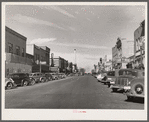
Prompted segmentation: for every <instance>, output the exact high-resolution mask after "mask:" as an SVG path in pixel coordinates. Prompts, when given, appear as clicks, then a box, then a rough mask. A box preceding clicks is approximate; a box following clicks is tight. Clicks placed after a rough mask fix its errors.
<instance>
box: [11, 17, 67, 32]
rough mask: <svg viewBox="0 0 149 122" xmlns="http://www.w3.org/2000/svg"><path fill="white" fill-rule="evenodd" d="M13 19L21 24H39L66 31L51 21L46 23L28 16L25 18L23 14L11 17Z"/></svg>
mask: <svg viewBox="0 0 149 122" xmlns="http://www.w3.org/2000/svg"><path fill="white" fill-rule="evenodd" d="M11 19H13V20H15V21H18V22H20V23H30V24H38V25H47V26H50V27H55V28H58V29H61V30H66V29H65V28H62V27H60V26H58V25H56V24H53V23H51V22H49V21H44V20H40V19H36V18H33V17H28V16H23V15H21V14H16V15H15V16H13V17H11Z"/></svg>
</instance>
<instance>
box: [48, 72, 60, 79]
mask: <svg viewBox="0 0 149 122" xmlns="http://www.w3.org/2000/svg"><path fill="white" fill-rule="evenodd" d="M50 74H51V75H52V77H53V80H58V79H59V76H58V73H50Z"/></svg>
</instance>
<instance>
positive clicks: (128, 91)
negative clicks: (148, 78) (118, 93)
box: [124, 78, 144, 100]
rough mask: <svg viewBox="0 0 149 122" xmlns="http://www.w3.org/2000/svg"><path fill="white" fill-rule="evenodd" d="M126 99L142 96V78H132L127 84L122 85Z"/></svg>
mask: <svg viewBox="0 0 149 122" xmlns="http://www.w3.org/2000/svg"><path fill="white" fill-rule="evenodd" d="M124 90H125V95H126V96H127V100H133V99H134V98H144V78H137V79H133V80H132V81H131V83H130V84H129V85H128V86H125V87H124Z"/></svg>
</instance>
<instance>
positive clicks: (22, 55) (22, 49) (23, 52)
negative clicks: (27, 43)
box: [22, 48, 24, 57]
mask: <svg viewBox="0 0 149 122" xmlns="http://www.w3.org/2000/svg"><path fill="white" fill-rule="evenodd" d="M22 57H24V48H22Z"/></svg>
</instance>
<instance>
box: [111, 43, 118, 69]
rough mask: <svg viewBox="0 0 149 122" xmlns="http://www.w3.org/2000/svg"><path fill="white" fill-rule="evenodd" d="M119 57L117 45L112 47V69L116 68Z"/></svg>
mask: <svg viewBox="0 0 149 122" xmlns="http://www.w3.org/2000/svg"><path fill="white" fill-rule="evenodd" d="M117 58H118V50H117V45H115V46H114V47H113V48H112V69H116V66H117Z"/></svg>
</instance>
